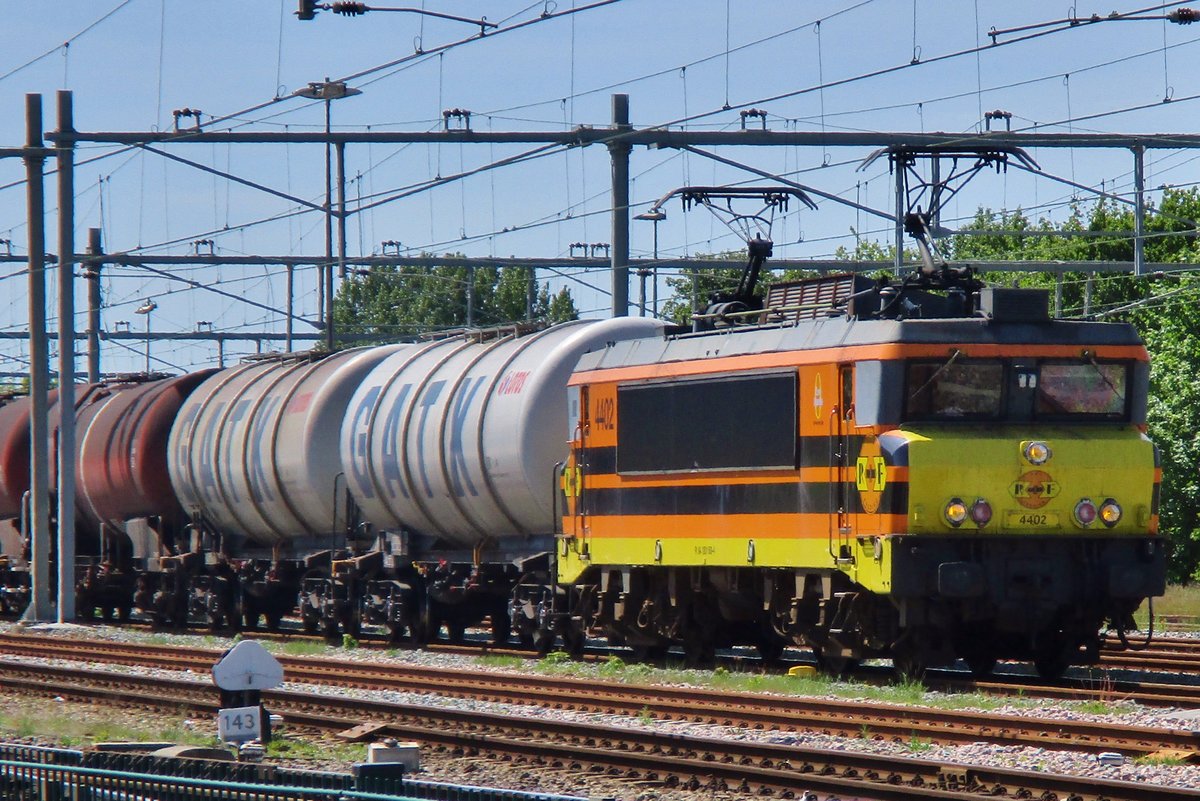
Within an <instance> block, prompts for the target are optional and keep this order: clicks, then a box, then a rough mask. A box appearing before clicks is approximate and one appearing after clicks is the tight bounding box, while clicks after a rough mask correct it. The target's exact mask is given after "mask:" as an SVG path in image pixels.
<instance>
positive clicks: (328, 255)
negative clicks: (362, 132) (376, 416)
mask: <svg viewBox="0 0 1200 801" xmlns="http://www.w3.org/2000/svg"><path fill="white" fill-rule="evenodd" d="M361 94H362V90H361V89H355V88H353V87H350V86H347V85H346V82H345V81H331V80H329V78H326V79H325V80H324V81H314V82H312V83H309V85H308V86H306V87H304V88H303V89H297V90H296V91H295V92H292V95H293V96H295V97H305V98H308V99H309V100H323V101H324V102H325V267H324V270H323V275H324V278H323V280H321V281H320V282H319V285H320V290H319V291H318V298H319V299H321V301H322V302H321V303H319V304H318V305H323V306H324V317H325V345H326V347H327V348H328V349H329V350H330V351H332V350H333V164H332V160H331V156H330V150H329V144H330V142H329V136H330V111H329V106H330V104H331V103H332V102H333V101H334V100H341V99H342V98H344V97H353V96H354V95H361ZM337 154H338V272H339V274H340V275H341V277H342V278H345V277H346V170H345V145H344V144H342V143H341V142H338V146H337Z"/></svg>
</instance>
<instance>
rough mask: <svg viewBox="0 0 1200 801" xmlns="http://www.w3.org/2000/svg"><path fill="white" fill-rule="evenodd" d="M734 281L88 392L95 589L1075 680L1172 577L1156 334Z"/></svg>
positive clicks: (14, 404) (14, 501)
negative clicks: (733, 296)
mask: <svg viewBox="0 0 1200 801" xmlns="http://www.w3.org/2000/svg"><path fill="white" fill-rule="evenodd" d="M720 300H722V302H721V303H716V304H714V306H713V307H712V311H711V313H710V314H708V315H700V317H701V318H702V320H701V322H703V323H705V325H704V326H702V327H705V328H707V329H708V330H701V331H691V330H683V329H679V328H672V327H669V326H665V325H664V324H662V323H659V322H655V321H651V320H648V319H644V318H618V319H612V320H606V321H602V322H597V321H590V322H588V321H577V322H573V323H565V324H562V325H558V326H553V327H549V328H545V329H542V330H529V331H522V330H516V329H511V330H495V331H489V332H468V333H464V334H460V335H454V336H446V337H443V338H438V339H430V340H427V341H422V342H418V343H411V344H396V345H388V346H381V347H370V348H360V349H355V350H346V351H342V352H337V353H333V354H325V355H322V354H315V353H314V354H286V355H282V356H276V357H271V358H258V359H253V360H249V361H246V362H245V363H243V364H241V365H239V366H236V367H233V368H229V369H224V370H218V371H212V370H209V371H205V372H201V373H193V374H190V375H184V376H179V377H174V378H164V377H156V376H137V377H125V378H119V379H115V380H111V381H106V382H103V383H102V384H99V385H95V386H88V387H85V388H81V391H80V392H79V393H78V401H77V409H76V415H77V419H78V421H79V435H78V436H79V445H80V456H79V461H78V464H77V465H76V472H77V486H78V492H79V503H78V504H77V506H78V509H79V521H78V523H77V530H78V531H79V532H80V534H79V536H80V544H79V552H80V554H83V556H82V557H81V566H80V569H79V577H80V578H79V585H78V592H79V594H78V599H79V600H78V606H79V609H80V612H81V614H84V615H90V614H94V613H96V612H100V613H103V614H105V615H117V616H127V615H128V614H129V613H130V612H131V610H132V609H134V608H137V609H140V610H142V611H144V612H146V613H148V614H150V615H152V616H153V617H154V619H155V620H156V621H158V622H159V623H162V624H183V623H185V622H186V621H187V620H188V619H189V618H190V619H193V620H195V619H197V618H199V619H201V620H206V621H207V622H208V623H210V624H211V625H213V626H256V625H259V624H260V623H261V622H265V623H266V624H267V625H268V626H276V625H278V623H279V621H280V619H281V618H282V617H284V616H287V615H298V616H299V618H300V619H301V620H302V621H303V623H304V626H305V627H306V628H307V629H309V630H313V631H324V632H326V633H327V634H337V633H339V632H347V633H355V632H357V631H358V629H359V627H361V626H362V625H363V624H374V625H379V626H384V627H386V628H387V629H388V630H389V631H390V632H391V633H392V634H393V635H394V636H395V637H397V638H412V639H414V640H416V641H418V642H422V641H427V640H428V639H430V638H431V637H434V636H438V635H439V633H440V631H441V630H443V629H444V630H445V631H446V634H447V635H448V636H449V637H450V638H451V639H453V640H457V639H461V638H462V637H463V632H464V629H465V628H467V627H470V626H478V625H484V624H487V625H490V627H491V633H492V636H493V638H494V639H495V640H496V641H497V642H505V641H508V640H510V638H515V639H517V640H519V641H520V642H522V643H525V644H527V645H530V646H532V647H536V648H538V649H540V650H543V651H546V650H549V649H550V648H553V647H562V648H565V649H566V650H568V651H572V652H576V651H578V650H580V649H581V648H582V647H583V644H584V642H585V640H586V638H588V637H592V636H604V637H607V638H608V639H609V641H610V642H614V643H618V644H620V643H623V644H625V645H628V646H629V647H630V648H632V649H633V650H634V651H635V653H637V654H639V655H641V656H645V657H653V656H655V655H661V654H664V653H665V652H666V651H667V649H669V648H672V647H678V648H682V650H683V652H684V654H685V655H686V657H687V658H688V659H689V660H691V661H694V662H703V661H705V660H707V659H708V658H710V657H711V656H712V655H713V653H714V651H715V649H717V648H721V647H727V646H732V645H739V644H741V645H752V646H757V647H758V648H759V650H760V651H761V653H762V654H763V655H764V657H767V658H773V657H777V656H778V655H779V654H780V653H781V651H782V650H783V648H784V647H786V646H789V645H792V644H805V645H807V646H809V647H811V648H812V649H813V650H814V652H815V653H816V654H817V658H818V661H819V663H820V664H821V665H822V666H823V667H824V668H825V669H827V670H829V671H831V672H840V671H843V670H845V669H847V668H848V667H849V666H851V665H853V664H854V663H855V662H856V661H858V660H861V659H866V658H876V657H884V658H891V659H892V660H894V662H895V664H896V666H897V669H898V670H900V671H902V672H904V673H906V674H908V675H919V674H920V673H921V672H922V671H923V670H924V668H925V667H926V666H929V665H938V664H946V663H949V662H951V661H953V660H955V659H959V658H961V659H964V660H965V661H966V663H967V664H968V665H969V667H970V668H971V669H972V670H973V671H974V672H976V673H978V674H984V673H987V672H988V671H990V669H991V668H992V666H993V665H994V664H995V662H996V660H998V659H1028V660H1032V661H1033V662H1034V664H1035V665H1036V667H1037V670H1038V671H1039V672H1040V673H1041V674H1043V675H1046V676H1055V675H1058V674H1060V673H1061V672H1062V671H1063V670H1065V669H1066V667H1067V666H1068V665H1070V664H1073V663H1084V662H1088V661H1091V660H1093V659H1094V658H1095V656H1096V652H1097V649H1098V645H1099V641H1100V637H1101V631H1102V630H1103V629H1104V628H1105V627H1106V625H1107V626H1115V627H1117V628H1118V629H1119V630H1121V631H1122V632H1124V631H1125V630H1126V629H1129V628H1131V627H1132V616H1133V613H1134V612H1135V610H1137V608H1138V607H1139V605H1140V604H1141V603H1142V602H1143V601H1144V600H1145V599H1147V598H1152V597H1153V596H1156V595H1160V594H1161V593H1162V592H1163V590H1164V576H1165V546H1164V542H1163V540H1162V538H1161V537H1160V536H1159V534H1158V494H1159V483H1160V480H1161V471H1160V467H1159V464H1158V456H1157V451H1156V449H1155V447H1154V445H1153V444H1152V443H1151V442H1150V440H1149V439H1148V438H1147V436H1146V433H1145V431H1146V425H1145V422H1146V403H1147V387H1148V376H1149V367H1148V358H1147V353H1146V350H1145V348H1144V347H1143V345H1142V342H1141V340H1140V339H1139V338H1138V336H1137V334H1136V332H1135V331H1134V330H1133V328H1132V327H1130V326H1128V325H1125V324H1116V323H1098V322H1083V321H1066V320H1059V319H1052V318H1051V317H1050V315H1049V314H1048V306H1047V296H1046V294H1045V293H1044V292H1039V291H1035V290H1015V289H1012V290H1010V289H988V288H985V287H983V286H982V284H981V283H980V282H979V281H977V280H976V279H974V278H973V277H972V276H971V275H970V274H969V271H965V270H961V269H954V268H944V269H941V270H939V271H937V273H936V274H934V273H933V272H932V271H928V270H926V271H919V272H918V273H915V274H914V275H912V276H910V277H909V278H906V279H905V280H903V281H902V282H899V283H895V282H892V281H887V280H879V281H873V280H868V279H866V278H864V277H862V276H854V275H844V276H827V277H823V278H816V279H811V280H807V281H801V282H795V283H791V284H782V285H776V286H773V287H771V289H770V290H769V292H768V295H767V301H766V303H765V305H762V304H752V305H747V304H741V303H729V302H727V300H728V299H720ZM760 307H761V308H760ZM28 418H29V406H28V401H27V400H21V399H16V400H12V401H10V402H9V403H7V404H6V405H4V406H3V407H0V517H4V518H7V519H9V520H10V521H13V522H11V523H10V525H9V527H8V534H7V536H6V537H5V538H4V544H5V553H6V554H7V560H8V561H7V566H8V568H9V570H8V573H6V578H5V588H4V597H5V598H6V599H7V604H8V606H9V607H11V608H14V609H15V608H17V607H19V606H20V603H21V601H22V600H23V598H22V596H21V592H26V593H27V590H23V586H22V584H21V582H20V581H19V580H18V579H14V578H13V577H12V575H13V571H19V570H20V569H21V567H22V565H23V560H22V556H23V554H25V553H27V549H26V547H25V543H24V533H23V528H22V524H21V522H20V521H21V519H22V515H21V506H22V497H23V495H24V494H25V493H26V491H27V489H28V469H27V464H28ZM53 418H54V415H53V414H52V415H51V419H52V420H53ZM26 597H27V596H26Z"/></svg>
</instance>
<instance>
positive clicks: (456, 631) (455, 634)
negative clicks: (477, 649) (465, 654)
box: [446, 623, 467, 645]
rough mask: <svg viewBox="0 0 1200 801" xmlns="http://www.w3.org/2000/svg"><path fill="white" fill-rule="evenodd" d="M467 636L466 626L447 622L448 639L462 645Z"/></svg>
mask: <svg viewBox="0 0 1200 801" xmlns="http://www.w3.org/2000/svg"><path fill="white" fill-rule="evenodd" d="M466 638H467V630H466V627H465V626H463V624H461V623H447V624H446V639H448V640H449V641H450V642H451V643H452V644H454V645H462V644H463V642H464V641H465V640H466Z"/></svg>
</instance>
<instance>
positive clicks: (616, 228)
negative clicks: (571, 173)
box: [608, 95, 633, 317]
mask: <svg viewBox="0 0 1200 801" xmlns="http://www.w3.org/2000/svg"><path fill="white" fill-rule="evenodd" d="M612 121H613V130H614V131H616V132H620V131H631V130H633V128H632V127H631V126H630V125H629V95H613V96H612ZM631 150H633V147H632V146H631V145H629V144H628V143H626V142H624V141H610V142H609V143H608V152H609V156H610V158H611V159H612V243H611V244H612V251H611V252H612V315H613V317H625V316H626V315H628V314H629V153H630V151H631Z"/></svg>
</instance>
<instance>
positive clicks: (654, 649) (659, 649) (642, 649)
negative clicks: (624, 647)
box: [629, 642, 671, 662]
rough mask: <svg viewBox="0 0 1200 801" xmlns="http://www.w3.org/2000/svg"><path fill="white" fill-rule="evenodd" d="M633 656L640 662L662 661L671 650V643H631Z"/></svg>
mask: <svg viewBox="0 0 1200 801" xmlns="http://www.w3.org/2000/svg"><path fill="white" fill-rule="evenodd" d="M629 647H630V649H631V650H632V651H633V658H634V660H636V661H638V662H661V661H662V660H664V659H666V658H667V654H668V653H670V651H671V644H670V643H665V642H663V643H655V644H653V645H631V646H629Z"/></svg>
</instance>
